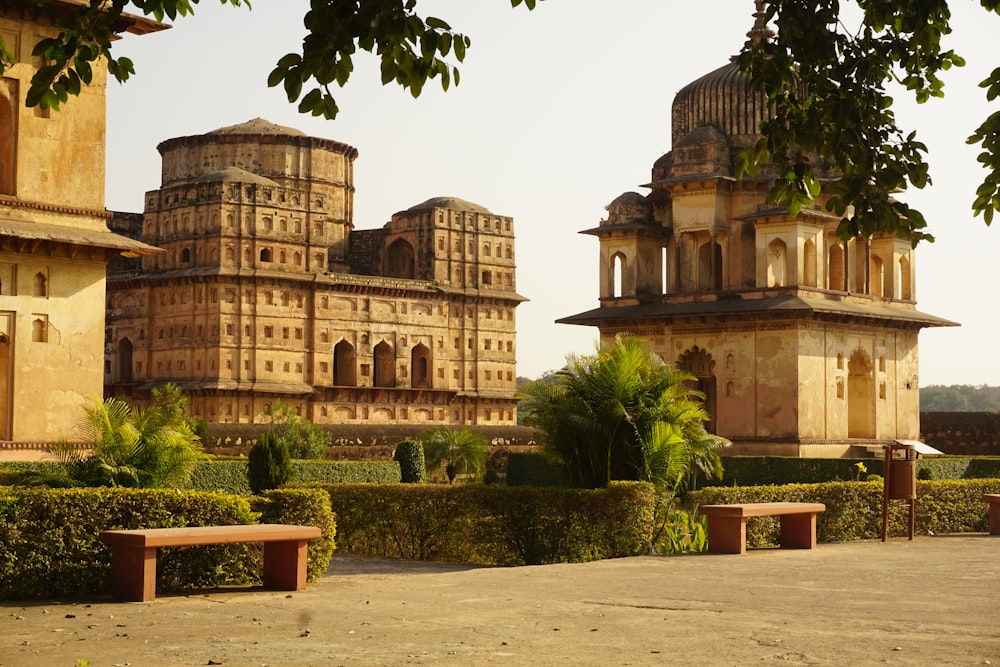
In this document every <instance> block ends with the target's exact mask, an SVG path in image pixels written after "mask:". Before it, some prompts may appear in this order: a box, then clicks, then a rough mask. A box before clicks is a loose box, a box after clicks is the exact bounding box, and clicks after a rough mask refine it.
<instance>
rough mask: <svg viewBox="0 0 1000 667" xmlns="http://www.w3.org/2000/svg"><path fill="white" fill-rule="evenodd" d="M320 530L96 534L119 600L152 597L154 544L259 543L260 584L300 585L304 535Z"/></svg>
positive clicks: (268, 527) (272, 527) (275, 527)
mask: <svg viewBox="0 0 1000 667" xmlns="http://www.w3.org/2000/svg"><path fill="white" fill-rule="evenodd" d="M320 535H321V532H320V529H319V528H316V527H315V526H290V525H285V524H276V523H270V524H255V525H237V526H188V527H185V528H144V529H138V530H105V531H102V532H101V533H100V534H99V535H98V536H97V538H98V539H99V540H100V541H101V542H104V543H105V544H108V545H110V546H111V592H112V594H113V595H114V596H115V598H117V599H119V600H128V601H132V602H148V601H150V600H155V599H156V550H157V549H158V548H160V547H189V546H198V545H205V544H232V543H238V542H263V543H264V577H263V578H264V586H265V587H267V588H273V589H277V590H282V591H300V590H302V589H304V588H305V587H306V564H307V547H308V545H309V540H314V539H316V538H317V537H319V536H320Z"/></svg>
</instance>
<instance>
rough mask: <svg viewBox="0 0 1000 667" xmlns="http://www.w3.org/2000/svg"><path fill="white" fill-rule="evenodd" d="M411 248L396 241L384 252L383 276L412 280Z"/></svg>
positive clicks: (401, 241)
mask: <svg viewBox="0 0 1000 667" xmlns="http://www.w3.org/2000/svg"><path fill="white" fill-rule="evenodd" d="M413 271H414V266H413V246H411V245H410V244H409V243H408V242H407V241H405V240H403V239H396V240H395V241H393V242H392V243H390V244H389V247H388V248H386V251H385V269H384V271H383V273H384V275H386V276H389V277H392V278H413Z"/></svg>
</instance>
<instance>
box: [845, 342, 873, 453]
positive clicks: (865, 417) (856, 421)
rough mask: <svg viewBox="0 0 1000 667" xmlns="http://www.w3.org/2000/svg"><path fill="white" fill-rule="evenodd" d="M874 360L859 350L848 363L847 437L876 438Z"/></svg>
mask: <svg viewBox="0 0 1000 667" xmlns="http://www.w3.org/2000/svg"><path fill="white" fill-rule="evenodd" d="M872 370H873V367H872V360H871V357H869V356H868V354H867V353H866V352H865V351H864V350H862V349H860V348H858V349H857V350H855V351H854V354H852V355H851V358H850V360H849V361H848V362H847V437H848V438H874V437H875V376H874V374H873V373H872Z"/></svg>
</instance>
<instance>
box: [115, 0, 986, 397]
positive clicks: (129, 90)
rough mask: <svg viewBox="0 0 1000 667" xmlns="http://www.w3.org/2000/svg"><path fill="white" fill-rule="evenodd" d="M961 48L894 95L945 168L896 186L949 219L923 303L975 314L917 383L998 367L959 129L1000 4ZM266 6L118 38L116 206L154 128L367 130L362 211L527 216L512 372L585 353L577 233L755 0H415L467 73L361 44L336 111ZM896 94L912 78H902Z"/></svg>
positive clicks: (292, 37)
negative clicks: (923, 88)
mask: <svg viewBox="0 0 1000 667" xmlns="http://www.w3.org/2000/svg"><path fill="white" fill-rule="evenodd" d="M952 4H953V5H954V7H953V12H954V13H955V17H954V25H955V33H954V36H953V38H952V39H951V42H950V46H951V48H954V49H956V50H957V51H958V52H959V53H960V54H961V55H963V56H964V57H965V58H966V60H967V61H968V65H967V67H965V68H963V69H960V70H954V71H952V72H948V73H947V85H946V93H947V98H946V99H945V100H934V101H932V102H929V103H928V104H925V105H921V106H917V105H915V104H912V103H910V102H909V101H907V102H906V103H905V104H904V103H900V104H899V106H898V107H897V110H896V113H897V117H898V119H899V120H900V122H901V124H903V125H904V126H906V127H908V128H911V129H916V130H917V131H918V136H919V137H921V138H922V139H923V140H924V142H925V143H927V145H928V147H929V149H930V158H929V159H930V161H931V176H932V178H933V180H934V185H933V186H931V187H929V188H927V189H926V190H924V191H923V192H919V191H916V192H913V193H907V194H906V195H904V196H903V197H902V198H903V199H905V200H906V201H908V202H909V203H911V204H913V205H915V206H917V207H918V208H920V209H921V210H922V211H923V212H924V214H925V216H926V217H927V220H928V222H929V223H930V226H931V233H933V234H934V235H935V236H936V237H937V241H936V242H935V243H934V244H921V245H920V246H919V248H918V253H917V262H916V269H917V300H918V304H917V307H918V309H919V310H921V311H924V312H927V313H931V314H933V315H937V316H940V317H944V318H947V319H950V320H953V321H956V322H960V323H961V324H962V326H961V328H954V327H950V328H943V329H929V330H928V329H925V330H924V331H923V333H921V336H920V353H921V354H920V357H921V358H920V362H921V363H920V371H921V377H920V380H921V382H920V383H921V386H926V385H929V384H993V385H1000V354H997V353H996V351H995V349H994V347H995V341H996V340H997V338H998V335H997V334H998V331H997V330H998V328H1000V313H998V310H1000V296H998V294H997V292H996V287H997V285H998V280H997V277H996V276H995V275H994V272H993V269H995V268H998V265H1000V229H994V230H989V229H988V228H986V227H985V225H984V224H983V222H982V219H981V218H973V217H972V214H971V210H970V203H971V201H972V199H973V195H974V191H975V187H976V185H977V184H978V183H979V182H980V181H981V180H982V174H981V170H980V168H979V165H978V163H977V162H976V161H975V156H976V151H975V149H974V148H973V147H970V146H966V145H965V138H966V137H967V136H968V135H970V134H971V133H972V131H973V130H974V129H975V128H976V127H977V126H978V124H979V123H980V122H981V121H982V120H983V119H984V118H985V117H986V116H987V115H988V114H989V113H990V112H992V111H996V110H997V109H998V108H1000V104H996V103H994V104H992V105H990V104H987V103H986V101H985V95H984V91H982V90H981V89H978V88H976V83H978V82H979V81H981V80H982V79H983V78H985V77H986V76H987V74H988V73H989V72H990V71H991V70H992V69H993V67H995V66H997V65H1000V40H997V39H996V35H997V34H1000V18H998V17H996V16H991V15H987V14H986V13H985V12H984V11H983V10H981V9H979V8H978V3H973V2H969V1H965V2H963V1H961V0H956V1H955V2H954V3H952ZM253 5H254V7H253V10H252V11H248V10H246V9H245V8H243V9H234V8H232V7H222V6H220V5H219V3H218V2H215V1H214V0H202V5H201V6H198V7H197V15H196V16H194V17H189V18H185V19H181V20H179V21H178V22H177V24H176V25H175V26H174V27H173V28H172V29H170V30H166V31H163V32H161V33H158V34H154V35H147V36H143V37H136V36H133V35H127V36H126V37H125V38H124V39H122V41H120V42H118V43H117V44H116V45H115V49H116V51H117V52H118V53H119V55H128V56H129V57H130V58H132V59H133V60H134V61H135V64H136V69H137V71H138V73H137V75H136V76H135V77H134V78H133V80H131V81H129V82H128V83H126V84H124V85H121V86H120V85H118V84H117V83H115V82H112V83H109V86H108V185H107V206H108V208H109V209H112V210H122V211H135V212H138V211H141V210H142V205H143V194H144V193H145V192H146V191H148V190H152V189H155V188H157V187H158V186H159V183H160V158H159V154H158V153H157V151H156V145H157V144H158V143H159V142H161V141H164V140H166V139H169V138H172V137H179V136H187V135H193V134H202V133H205V132H208V131H211V130H213V129H216V128H219V127H223V126H227V125H233V124H235V123H240V122H243V121H246V120H250V119H252V118H256V117H261V118H266V119H268V120H270V121H272V122H275V123H278V124H281V125H288V126H291V127H295V128H298V129H301V130H303V131H305V132H307V133H308V134H311V135H313V136H318V137H324V138H329V139H334V140H337V141H341V142H344V143H347V144H350V145H352V146H355V147H356V148H358V150H359V152H360V157H359V158H358V160H357V162H356V163H355V186H356V188H357V192H356V195H355V218H354V224H355V227H356V228H357V229H368V228H375V227H381V226H382V225H384V224H385V223H386V222H387V221H388V220H389V218H390V217H391V216H392V214H393V213H394V212H396V211H400V210H403V209H406V208H409V207H410V206H412V205H414V204H417V203H420V202H422V201H424V200H426V199H428V198H430V197H433V196H444V195H448V196H455V197H460V198H462V199H467V200H469V201H473V202H476V203H478V204H481V205H483V206H486V207H487V208H489V209H490V210H491V211H493V212H494V213H498V214H501V215H508V216H511V217H513V218H514V223H515V232H516V236H517V246H516V252H517V288H518V292H520V293H521V294H523V295H524V296H526V297H527V298H529V299H530V301H528V302H527V303H524V304H523V305H521V306H520V307H518V310H517V325H518V375H524V376H528V377H537V376H538V375H540V374H541V373H543V372H545V371H547V370H553V369H556V368H559V367H561V366H562V365H563V363H564V360H565V356H566V354H567V353H570V352H577V353H590V352H592V351H593V349H594V344H595V341H596V338H597V330H596V329H595V328H591V327H574V326H568V325H556V324H554V320H555V319H556V318H559V317H564V316H566V315H571V314H574V313H577V312H580V311H584V310H588V309H590V308H593V307H596V306H597V299H598V282H597V267H598V242H597V239H596V238H593V237H590V236H583V235H580V234H578V233H577V232H579V230H581V229H587V228H590V227H594V226H596V225H597V223H598V222H599V221H600V220H601V219H602V218H603V217H604V215H605V210H604V207H605V206H606V205H607V204H608V203H609V202H611V200H612V199H614V198H615V197H616V196H618V195H619V194H621V193H622V192H625V191H628V190H635V191H639V192H647V191H646V190H643V189H642V188H640V187H639V185H640V184H642V183H646V182H648V181H649V180H650V168H651V166H652V164H653V162H654V161H655V160H656V158H658V157H659V156H660V155H662V154H663V153H665V152H667V151H668V150H670V105H671V101H672V99H673V96H674V94H675V93H676V92H677V91H678V90H680V89H681V88H682V87H683V86H684V85H686V84H687V83H689V82H691V81H693V80H695V79H697V78H698V77H700V76H701V75H703V74H706V73H708V72H710V71H712V70H714V69H716V68H717V67H720V66H722V65H724V64H725V63H726V62H727V60H728V58H729V57H730V56H731V55H733V54H735V53H736V52H737V51H738V50H739V49H740V46H741V45H742V43H743V41H744V39H745V33H746V32H747V30H749V29H750V27H751V26H752V23H753V19H752V16H751V14H752V12H753V2H751V1H750V0H700V1H699V2H669V1H665V0H615V1H614V2H609V1H608V0H545V1H544V2H540V3H539V4H538V8H537V9H536V10H535V11H533V12H528V11H526V10H525V9H524V7H519V8H517V9H512V8H511V7H510V2H509V0H420V1H419V5H418V6H419V7H420V8H421V12H422V13H423V14H424V15H427V14H430V15H436V16H440V17H442V18H445V19H446V20H448V21H449V22H451V24H452V26H453V27H454V28H455V29H456V30H459V31H461V32H464V33H466V34H467V35H469V36H470V37H471V38H472V47H471V48H470V50H469V52H468V55H467V57H466V61H465V63H464V65H462V66H461V68H460V69H461V74H462V82H461V85H460V86H458V87H457V88H452V89H451V90H449V91H448V92H447V93H444V92H442V91H441V89H440V85H439V84H438V83H437V82H431V83H429V84H428V85H427V87H426V88H425V90H424V93H423V95H422V96H421V97H420V98H419V99H417V100H414V99H412V97H411V96H410V95H409V93H407V92H406V91H403V90H402V89H401V88H399V87H398V86H395V85H394V84H393V85H390V86H387V87H382V86H381V84H380V78H379V73H378V65H377V61H376V60H375V59H374V58H373V57H370V56H367V54H364V55H359V56H358V57H356V59H355V73H354V76H353V78H352V79H351V81H350V82H349V83H348V85H347V87H346V88H344V89H340V90H338V95H337V100H338V103H339V105H340V108H341V113H340V116H339V117H338V118H337V120H336V121H326V120H322V119H317V118H313V117H311V116H302V115H300V114H299V113H298V112H297V111H296V110H295V108H294V106H292V105H289V104H288V103H287V101H286V100H285V98H284V95H283V93H282V91H281V89H278V88H275V89H269V88H267V84H266V79H267V75H268V73H269V72H270V70H271V68H272V66H273V64H274V63H275V61H277V59H278V58H280V57H281V56H282V55H284V54H285V53H288V52H290V51H293V50H296V49H297V48H298V45H299V44H300V43H301V38H302V35H303V34H304V28H303V27H302V16H303V15H304V13H305V11H306V8H307V7H308V5H309V3H308V2H307V1H306V0H254V2H253ZM899 97H900V98H902V95H901V96H899Z"/></svg>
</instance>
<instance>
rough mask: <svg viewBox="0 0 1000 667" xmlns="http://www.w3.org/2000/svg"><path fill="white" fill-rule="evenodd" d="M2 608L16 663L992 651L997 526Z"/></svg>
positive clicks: (985, 658) (716, 659)
mask: <svg viewBox="0 0 1000 667" xmlns="http://www.w3.org/2000/svg"><path fill="white" fill-rule="evenodd" d="M0 610H2V611H0V613H2V619H0V622H2V626H0V627H2V631H0V665H4V666H11V667H14V666H17V667H20V666H25V667H27V666H31V667H35V666H37V665H46V666H52V665H65V666H66V667H74V666H75V665H76V664H77V661H78V660H79V661H89V664H90V665H92V666H94V667H98V666H105V665H107V666H123V665H132V666H138V667H145V666H147V665H152V666H156V665H225V666H227V667H243V666H256V667H260V666H263V665H268V666H270V667H278V666H281V665H352V664H356V665H406V664H450V665H479V664H496V665H528V664H533V665H556V664H565V665H578V664H584V665H647V664H648V665H653V664H658V665H752V664H765V665H766V664H781V665H789V664H792V665H883V664H887V665H989V664H992V665H1000V537H989V536H986V535H981V534H980V535H961V536H937V537H918V538H917V539H915V540H914V541H913V542H909V541H907V540H906V539H905V538H902V539H900V538H893V539H892V540H890V541H889V542H888V543H885V544H883V543H881V542H878V541H875V542H854V543H845V544H821V545H819V546H818V548H816V549H815V550H807V551H782V550H759V551H751V552H748V553H747V554H746V555H743V556H730V555H690V556H679V557H670V558H658V557H641V558H625V559H618V560H608V561H601V562H595V563H584V564H561V565H546V566H536V567H522V568H468V567H460V566H451V565H442V564H428V563H412V562H400V561H385V560H370V559H361V558H353V557H344V556H337V557H335V558H334V560H333V562H332V564H331V566H330V569H329V572H328V574H327V576H326V577H324V578H323V579H322V580H321V581H319V582H317V583H315V584H311V585H310V586H309V587H308V589H307V590H305V591H302V592H298V593H292V594H287V593H279V592H273V591H263V590H259V589H255V590H232V589H227V590H221V591H211V592H206V593H200V594H196V595H164V596H161V597H159V598H158V599H157V600H155V601H154V602H149V603H130V604H124V603H113V602H110V601H109V599H108V598H94V599H88V600H77V601H58V602H53V601H41V602H36V603H24V602H15V603H10V602H8V603H3V605H2V607H0ZM79 664H81V665H82V664H85V663H84V662H80V663H79Z"/></svg>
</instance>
